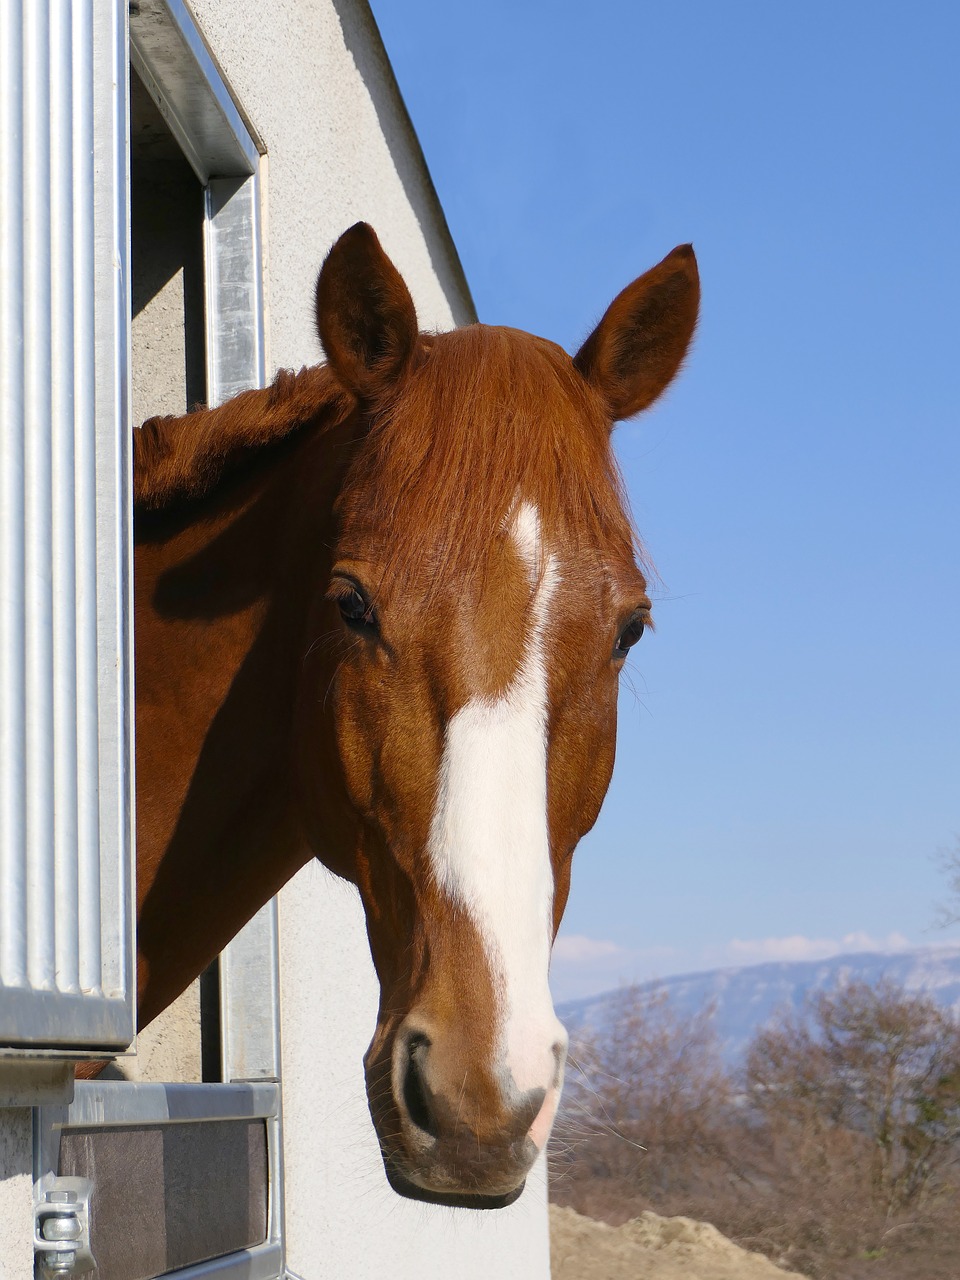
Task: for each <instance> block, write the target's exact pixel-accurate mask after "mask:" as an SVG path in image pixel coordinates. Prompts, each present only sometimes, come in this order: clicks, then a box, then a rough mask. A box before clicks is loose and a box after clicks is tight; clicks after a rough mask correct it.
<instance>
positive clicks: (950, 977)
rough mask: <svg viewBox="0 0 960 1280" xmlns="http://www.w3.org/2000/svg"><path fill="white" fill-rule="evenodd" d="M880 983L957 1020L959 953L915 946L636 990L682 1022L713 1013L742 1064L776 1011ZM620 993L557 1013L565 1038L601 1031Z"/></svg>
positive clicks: (730, 1056) (732, 1057) (730, 1059)
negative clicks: (840, 989) (658, 998)
mask: <svg viewBox="0 0 960 1280" xmlns="http://www.w3.org/2000/svg"><path fill="white" fill-rule="evenodd" d="M882 978H887V979H889V980H890V981H892V982H895V983H897V984H899V985H900V986H902V987H905V988H906V989H907V990H908V991H923V992H926V993H927V994H929V995H930V996H932V997H933V998H934V999H935V1000H936V1001H937V1003H938V1004H941V1005H944V1006H947V1007H950V1008H952V1009H953V1010H954V1011H955V1012H957V1013H960V946H942V947H937V946H933V947H916V948H914V949H913V950H910V951H896V952H876V951H875V952H858V953H856V954H854V955H845V956H834V957H833V958H832V959H830V960H797V961H775V962H771V963H768V964H752V965H746V966H744V967H742V968H736V969H711V970H709V971H708V972H706V973H683V974H676V975H674V976H673V977H669V978H662V979H657V980H655V981H653V982H645V983H641V984H640V990H641V991H644V992H647V991H658V990H666V992H667V994H668V996H669V998H670V1001H671V1004H672V1005H673V1007H674V1009H675V1010H676V1011H677V1012H678V1013H679V1014H681V1015H684V1016H689V1015H693V1014H695V1013H698V1012H699V1011H700V1010H701V1009H703V1008H704V1006H705V1005H707V1004H708V1003H712V1004H713V1005H714V1006H715V1013H714V1018H713V1025H714V1028H715V1030H716V1032H717V1037H718V1039H719V1042H720V1048H721V1052H722V1054H723V1058H724V1061H725V1062H727V1063H728V1064H729V1065H731V1066H734V1065H736V1064H738V1063H739V1062H740V1061H742V1059H743V1056H744V1054H745V1052H746V1048H747V1045H748V1044H749V1043H750V1040H751V1039H752V1037H753V1035H754V1034H755V1032H756V1031H757V1030H758V1029H759V1028H760V1027H762V1026H763V1025H764V1024H765V1023H766V1022H768V1021H769V1020H770V1018H771V1017H772V1016H773V1015H774V1014H775V1013H776V1012H777V1011H778V1010H780V1009H782V1008H784V1007H789V1008H792V1009H796V1010H799V1009H800V1008H801V1007H802V1006H803V1003H804V1000H805V999H806V997H807V996H808V995H809V994H810V993H811V992H814V991H822V990H825V989H828V988H831V987H835V986H837V985H839V984H847V983H850V982H868V983H870V984H871V985H872V984H875V983H877V982H879V981H880V980H881V979H882ZM623 996H624V988H619V989H618V990H616V991H606V992H604V993H603V994H602V995H598V996H588V997H587V998H586V999H582V1000H569V1001H567V1002H565V1003H563V1004H559V1005H558V1006H557V1013H558V1014H559V1015H560V1018H561V1019H562V1021H563V1022H564V1024H565V1025H566V1027H567V1029H568V1030H569V1031H570V1033H571V1036H573V1035H575V1034H576V1033H577V1032H580V1031H591V1030H595V1031H602V1030H603V1028H604V1027H605V1026H608V1025H610V1024H611V1023H612V1022H613V1021H614V1020H615V1019H616V1016H617V1010H618V1008H619V1007H620V1005H621V1002H622V1000H623Z"/></svg>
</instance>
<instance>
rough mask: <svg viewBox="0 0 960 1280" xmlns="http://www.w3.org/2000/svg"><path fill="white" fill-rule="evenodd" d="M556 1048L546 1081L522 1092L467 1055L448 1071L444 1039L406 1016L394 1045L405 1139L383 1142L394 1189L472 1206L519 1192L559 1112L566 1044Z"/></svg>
mask: <svg viewBox="0 0 960 1280" xmlns="http://www.w3.org/2000/svg"><path fill="white" fill-rule="evenodd" d="M552 1056H553V1060H554V1064H555V1066H554V1073H553V1078H552V1079H551V1080H549V1081H548V1082H547V1084H546V1087H543V1088H532V1089H527V1090H525V1091H523V1092H520V1091H519V1090H517V1089H516V1087H515V1085H514V1083H513V1080H512V1078H509V1079H508V1080H506V1081H505V1080H504V1079H503V1078H502V1076H503V1073H501V1074H500V1078H499V1079H498V1078H496V1077H495V1076H494V1074H493V1073H492V1072H489V1071H488V1072H484V1071H481V1070H479V1069H478V1068H477V1067H476V1066H473V1064H470V1063H469V1062H468V1063H467V1065H466V1066H465V1067H464V1066H463V1065H462V1063H463V1059H462V1058H460V1059H459V1061H458V1063H457V1065H456V1066H455V1067H452V1066H451V1064H448V1069H447V1070H446V1071H444V1070H443V1069H442V1068H441V1062H440V1060H441V1058H442V1057H443V1054H442V1052H441V1050H440V1047H439V1042H438V1044H437V1045H436V1046H435V1045H434V1042H433V1041H432V1040H431V1038H430V1036H429V1035H427V1034H426V1032H425V1031H424V1030H423V1029H422V1028H419V1027H417V1026H415V1025H413V1024H411V1022H410V1020H409V1019H408V1020H407V1022H406V1023H405V1024H404V1026H403V1027H402V1028H401V1029H400V1031H399V1033H398V1035H397V1037H396V1040H395V1042H394V1047H393V1071H392V1088H393V1095H394V1100H395V1103H396V1106H397V1111H398V1112H399V1116H400V1131H401V1132H400V1138H401V1143H400V1144H396V1143H390V1144H387V1143H384V1144H383V1147H384V1159H385V1163H386V1166H387V1174H388V1177H390V1180H391V1182H392V1183H393V1184H394V1187H395V1189H396V1190H398V1191H400V1192H401V1194H405V1195H412V1196H414V1197H415V1198H418V1199H435V1200H437V1201H438V1202H440V1203H445V1204H449V1203H458V1204H467V1205H469V1206H470V1207H474V1208H488V1207H489V1208H492V1207H495V1206H499V1205H503V1204H509V1203H511V1202H512V1201H513V1200H514V1199H516V1197H517V1196H518V1195H519V1194H520V1192H521V1191H522V1189H523V1184H524V1179H525V1178H526V1175H527V1173H528V1171H529V1169H530V1167H531V1165H532V1164H533V1163H534V1161H535V1160H536V1158H537V1156H538V1155H539V1154H540V1152H541V1150H542V1149H543V1146H544V1145H545V1143H546V1140H547V1137H548V1135H549V1133H550V1126H551V1125H552V1123H553V1118H554V1114H555V1112H556V1107H557V1101H558V1098H559V1094H560V1081H561V1078H562V1071H563V1061H564V1058H565V1056H566V1055H565V1045H562V1044H557V1045H556V1046H555V1048H554V1051H553V1055H552ZM453 1074H456V1076H457V1079H456V1083H455V1084H454V1083H453V1079H452V1077H453ZM388 1145H389V1149H388ZM424 1193H426V1194H424ZM451 1197H454V1199H451Z"/></svg>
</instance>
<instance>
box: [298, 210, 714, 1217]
mask: <svg viewBox="0 0 960 1280" xmlns="http://www.w3.org/2000/svg"><path fill="white" fill-rule="evenodd" d="M698 297H699V289H698V282H697V270H696V262H695V259H694V256H693V252H692V250H691V249H690V248H689V247H682V248H679V249H675V250H674V251H673V252H672V253H671V254H670V255H669V256H668V257H667V258H665V259H664V260H663V262H661V263H660V264H659V265H658V266H656V267H654V268H653V269H652V270H651V271H649V272H647V273H646V274H645V275H643V276H641V277H640V278H639V279H638V280H636V281H635V282H634V283H633V284H631V285H630V286H629V287H628V288H627V289H625V290H624V291H623V292H622V293H621V294H620V295H619V296H618V297H617V298H616V299H615V301H614V302H613V303H612V304H611V306H610V308H609V309H608V311H607V312H606V314H605V315H604V317H603V319H602V320H601V321H600V323H599V325H598V326H597V328H596V329H595V331H594V332H593V333H592V335H591V336H590V337H589V338H588V339H587V341H586V343H585V344H584V345H583V347H582V348H581V350H580V352H579V353H578V354H577V356H576V357H575V358H573V359H571V358H570V357H569V355H567V354H566V353H565V352H564V351H562V350H561V349H560V348H559V347H557V346H555V345H554V344H552V343H550V342H546V341H544V340H542V339H539V338H535V337H532V336H530V335H529V334H525V333H520V332H518V331H516V330H512V329H505V328H497V327H490V326H485V325H475V326H470V327H468V328H465V329H461V330H456V331H453V332H451V333H443V334H437V335H425V334H421V333H420V332H419V330H418V326H417V319H416V313H415V310H414V304H413V301H412V299H411V296H410V293H409V291H408V289H407V287H406V285H405V283H404V281H403V280H402V278H401V277H400V275H399V273H398V272H397V270H396V268H395V267H394V266H393V264H392V263H391V262H390V261H389V259H388V258H387V257H386V255H385V254H384V252H383V250H382V249H381V247H380V245H379V242H378V241H377V238H376V236H375V235H374V234H373V232H372V231H371V230H370V228H369V227H366V226H365V225H363V224H359V225H358V226H356V227H354V228H352V229H351V230H350V231H348V232H347V233H346V234H345V235H344V236H343V237H342V238H341V239H340V240H339V241H338V242H337V244H336V245H335V246H334V248H333V249H332V250H331V252H330V254H329V256H328V258H327V260H326V262H325V263H324V266H323V269H322V271H321V273H320V278H319V281H318V285H317V294H316V306H317V321H318V328H319V332H320V337H321V340H322V342H323V346H324V348H325V350H326V353H327V358H328V361H329V366H330V369H331V370H332V373H333V375H334V377H335V378H336V380H337V382H338V383H339V386H340V388H341V389H342V391H343V392H345V393H346V394H347V395H348V396H349V397H352V399H353V403H354V404H355V413H354V417H353V419H352V421H353V422H354V423H355V429H354V430H353V439H352V440H351V442H350V448H351V455H350V461H349V464H348V465H347V468H346V471H345V475H344V480H343V483H342V485H341V487H340V491H339V497H338V499H337V503H336V507H335V512H334V514H335V521H334V535H333V536H334V541H333V547H332V549H331V550H329V552H328V551H327V550H326V549H325V550H324V555H323V562H324V565H326V562H327V555H328V554H329V557H330V565H331V568H330V572H329V575H326V573H325V574H324V581H323V582H322V584H321V589H320V590H319V591H318V594H317V598H316V600H315V601H314V602H313V605H312V607H311V608H310V611H309V622H308V632H307V635H306V637H305V649H306V651H307V654H308V656H307V659H306V660H305V662H304V664H303V672H302V677H301V685H300V691H299V695H298V711H297V715H298V747H297V759H298V775H299V789H300V791H301V794H302V797H303V800H302V803H303V805H304V808H305V811H306V814H307V818H306V826H307V829H308V832H309V834H310V839H311V843H312V846H313V849H314V852H315V853H316V854H317V855H318V856H319V857H320V858H321V860H322V861H324V862H325V863H326V864H327V865H328V866H330V867H331V868H332V869H333V870H335V871H336V872H338V873H340V874H342V875H344V876H346V877H348V878H349V879H350V880H352V881H353V882H354V883H355V884H356V885H357V887H358V889H359V891H360V895H361V898H362V900H363V906H364V910H365V913H366V921H367V930H368V935H369V939H370V946H371V950H372V954H373V960H374V964H375V966H376V970H377V974H378V977H379V980H380V987H381V999H380V1009H379V1015H378V1022H377V1026H376V1031H375V1033H374V1036H373V1039H372V1042H371V1044H370V1047H369V1050H368V1052H367V1055H366V1058H365V1068H366V1081H367V1092H368V1097H369V1103H370V1110H371V1113H372V1116H373V1120H374V1123H375V1126H376V1129H377V1133H378V1136H379V1141H380V1145H381V1149H382V1153H383V1158H384V1163H385V1166H386V1170H387V1174H388V1177H389V1178H390V1181H391V1183H392V1184H393V1186H394V1187H395V1188H396V1189H397V1190H398V1191H400V1192H401V1193H402V1194H405V1195H410V1196H412V1197H414V1198H418V1199H423V1200H434V1201H438V1202H440V1203H447V1204H465V1205H470V1206H473V1207H492V1206H496V1205H502V1204H506V1203H509V1202H510V1201H511V1200H512V1199H514V1198H515V1197H516V1196H517V1195H519V1193H520V1190H521V1189H522V1187H523V1181H524V1178H525V1176H526V1173H527V1171H528V1170H529V1168H530V1166H531V1165H532V1163H533V1161H534V1160H535V1159H536V1157H537V1155H538V1153H539V1152H541V1151H542V1150H543V1147H544V1145H545V1143H546V1140H547V1137H548V1135H549V1132H550V1128H551V1125H552V1122H553V1118H554V1115H555V1113H556V1109H557V1103H558V1099H559V1095H560V1089H561V1084H562V1080H563V1072H564V1060H565V1056H566V1044H567V1036H566V1033H565V1031H564V1029H563V1027H562V1025H561V1024H560V1022H559V1021H558V1019H557V1017H556V1015H555V1013H554V1010H553V1005H552V1002H551V998H550V993H549V988H548V981H547V974H548V965H549V958H550V951H551V947H552V943H553V939H554V936H555V934H556V931H557V928H558V926H559V923H560V918H561V916H562V914H563V909H564V906H565V903H566V899H567V894H568V890H569V884H570V869H571V859H572V856H573V852H574V849H575V847H576V845H577V842H578V841H579V840H580V838H581V837H582V836H583V835H584V833H585V832H587V831H588V830H589V829H590V827H591V826H592V825H593V823H594V821H595V820H596V817H597V814H598V811H599V809H600V805H601V802H602V800H603V797H604V794H605V792H606V789H607V786H608V783H609V780H610V775H611V771H612V768H613V760H614V746H615V733H616V707H617V684H618V677H619V674H620V672H621V670H622V668H623V665H624V660H625V658H626V656H627V652H628V650H629V649H630V647H631V646H632V645H633V644H634V643H635V642H636V641H637V640H638V639H639V638H640V636H641V635H642V633H643V630H644V628H645V626H647V625H648V623H649V610H650V601H649V599H648V597H647V592H646V583H645V580H644V577H643V574H642V573H641V571H640V569H639V568H638V565H637V556H636V545H635V538H634V535H633V531H632V526H631V523H630V520H629V517H628V515H627V512H626V509H625V504H624V500H623V493H622V488H621V485H620V482H619V479H618V472H617V468H616V464H615V462H614V460H613V455H612V452H611V447H610V435H611V428H612V425H613V423H614V422H615V421H617V420H618V419H621V418H625V417H629V416H631V415H632V414H634V413H637V412H638V411H640V410H641V409H644V408H645V407H646V406H647V405H649V404H650V403H652V401H653V400H655V399H656V397H657V396H658V395H659V394H660V393H661V392H662V391H663V389H664V388H665V387H666V386H667V384H668V383H669V382H670V381H671V379H672V378H673V376H674V374H675V373H676V371H677V369H678V368H679V365H680V363H681V361H682V359H683V356H684V354H685V352H686V350H687V347H688V344H689V341H690V338H691V335H692V333H693V329H694V325H695V322H696V315H697V306H698Z"/></svg>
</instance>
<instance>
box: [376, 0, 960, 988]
mask: <svg viewBox="0 0 960 1280" xmlns="http://www.w3.org/2000/svg"><path fill="white" fill-rule="evenodd" d="M373 8H374V12H375V15H376V17H377V20H378V22H379V24H380V27H381V31H382V33H383V37H384V40H385V43H386V46H387V50H388V53H389V54H390V57H391V59H392V61H393V65H394V68H395V71H396V74H397V77H398V79H399V82H400V86H401V89H402V91H403V93H404V96H405V99H406V102H407V105H408V108H409V110H410V113H411V115H412V117H413V121H414V124H415V126H416V128H417V130H418V133H419V135H420V139H421V142H422V145H423V148H424V151H425V153H426V157H427V161H428V163H429V165H430V169H431V172H432V174H433V178H434V181H435V183H436V186H437V189H438V192H439V194H440V198H441V200H442V202H443V205H444V208H445V210H446V214H447V218H448V221H449V223H450V228H451V230H452V232H453V236H454V238H455V240H456V243H457V246H458V248H459V251H460V255H461V258H462V260H463V264H464V267H465V269H466V272H467V277H468V279H469V281H470V284H471V287H472V289H473V293H474V298H475V300H476V303H477V307H478V311H479V314H480V318H481V319H482V320H484V321H486V322H488V323H503V324H510V325H515V326H517V327H519V328H524V329H529V330H531V331H533V332H535V333H540V334H543V335H544V336H546V337H549V338H552V339H554V340H555V341H558V342H560V343H561V344H563V345H564V346H566V347H567V349H568V350H575V349H576V347H577V346H578V345H579V343H580V341H582V339H583V338H584V337H585V336H586V334H587V333H588V332H589V330H590V328H591V327H592V324H593V323H594V322H595V321H596V320H597V319H598V318H599V316H600V314H601V313H602V311H603V309H604V308H605V306H606V304H607V303H608V302H609V301H610V299H611V298H612V297H613V296H614V294H616V293H617V292H618V291H619V290H620V289H621V288H622V287H623V286H624V285H625V284H626V283H627V282H628V281H629V280H630V279H632V278H633V277H634V276H636V275H638V274H639V273H640V272H641V271H643V270H645V269H646V268H647V267H648V266H650V265H652V264H653V263H654V262H656V261H657V260H658V259H659V258H661V257H662V256H663V255H664V254H665V253H666V252H667V251H668V250H669V249H670V248H672V247H673V245H675V244H677V243H680V242H683V241H687V240H692V241H693V243H694V245H695V247H696V250H697V255H698V259H699V262H700V268H701V275H702V278H703V289H704V301H703V316H702V321H701V326H700V330H699V334H698V337H697V341H696V346H695V349H694V352H693V354H692V357H691V359H690V360H689V362H688V365H687V367H686V370H685V371H684V373H683V375H682V377H681V379H680V380H679V382H678V383H677V384H676V386H675V387H674V388H673V389H672V390H671V391H670V393H669V394H668V395H667V397H666V398H665V399H664V400H663V401H662V402H661V403H660V404H659V405H658V406H657V407H656V408H655V409H654V410H652V411H651V412H649V413H647V414H646V415H643V416H641V417H640V418H638V419H636V420H635V421H634V422H631V423H629V424H626V425H624V426H621V427H620V428H618V433H617V448H618V453H619V457H620V460H621V463H622V466H623V468H624V471H625V474H626V478H627V482H628V489H629V492H630V495H631V500H632V503H633V508H634V512H635V515H636V517H637V521H638V524H639V526H640V529H641V531H642V533H643V535H644V538H645V540H646V542H647V544H648V546H649V549H650V553H651V556H652V558H653V560H654V562H655V564H656V566H657V568H658V571H659V574H660V577H661V579H662V585H661V586H660V587H659V588H658V589H657V591H656V592H655V599H656V601H657V603H656V619H657V633H656V636H655V637H653V636H651V637H645V638H644V640H643V641H642V643H641V644H640V645H639V646H638V648H637V649H636V650H634V655H635V656H634V659H633V661H632V664H631V668H630V672H631V674H630V678H629V680H628V681H627V683H626V684H625V687H624V690H623V696H622V699H621V728H620V746H619V754H618V763H617V770H616V775H615V779H614V783H613V786H612V788H611V791H610V794H609V796H608V799H607V803H606V805H605V808H604V812H603V814H602V816H601V819H600V822H599V824H598V826H597V828H596V829H595V831H594V832H593V833H592V834H591V835H590V836H589V837H588V838H587V840H585V841H584V843H583V844H582V845H581V847H580V850H579V851H578V854H577V861H576V866H575V872H574V888H573V894H572V897H571V902H570V906H569V908H568V910H567V916H566V919H565V923H564V928H563V931H562V938H561V941H560V943H559V944H558V953H557V959H556V963H555V970H554V972H555V987H556V991H557V995H558V996H559V997H561V998H563V997H565V996H571V995H577V994H585V993H587V992H588V991H593V990H601V989H604V988H605V987H610V986H612V985H615V984H616V983H617V982H618V981H620V980H622V979H626V978H630V977H633V976H640V977H648V976H653V975H656V974H666V973H670V972H678V971H682V970H685V969H695V968H703V967H712V966H713V965H714V964H725V963H747V962H749V961H751V960H763V959H768V958H771V957H783V958H809V957H811V956H814V955H816V956H820V955H826V954H830V953H831V952H832V951H838V950H843V949H862V948H867V947H871V946H873V945H875V944H881V945H889V946H898V945H905V944H907V943H908V942H909V943H918V944H922V943H925V942H934V941H937V940H946V938H947V937H951V936H952V937H954V938H955V937H957V931H956V930H954V931H953V934H952V935H951V934H941V933H936V932H930V925H931V921H932V918H933V914H934V910H935V905H936V903H937V901H938V899H939V898H942V896H943V891H944V880H943V877H942V876H941V874H940V873H939V872H938V870H937V867H936V865H935V862H934V858H935V855H936V853H937V850H938V849H944V848H948V847H951V846H952V845H953V844H954V840H955V836H956V833H957V832H960V681H958V678H957V668H958V661H957V655H958V648H960V572H958V549H960V502H958V476H960V438H958V437H960V432H958V429H957V428H958V416H960V411H958V405H960V394H958V393H960V386H958V383H960V355H958V339H960V323H958V298H960V252H958V247H957V234H958V227H960V164H958V162H960V146H958V137H957V120H958V119H960V101H958V99H960V90H958V82H960V78H958V76H957V71H956V67H957V58H958V54H960V7H958V6H956V5H954V4H948V3H937V2H934V0H926V2H924V0H921V3H918V4H916V5H913V6H909V7H907V6H903V5H901V4H893V3H889V2H886V0H871V2H870V3H867V2H865V0H847V2H846V3H843V4H837V3H835V0H834V2H833V3H824V2H823V0H815V2H813V3H808V4H806V5H803V6H796V5H786V4H784V3H777V0H752V2H746V0H729V2H728V3H726V4H723V5H719V4H715V3H713V2H712V0H698V2H695V3H689V2H688V3H684V2H682V0H679V2H678V0H658V2H657V3H646V2H643V0H632V2H623V0H596V2H595V3H593V4H591V5H582V4H580V5H574V4H572V3H568V2H567V0H550V2H549V3H548V2H547V0H509V2H508V0H477V3H475V4H471V5H461V4H450V3H449V0H404V3H402V4H400V3H397V2H396V0H392V2H390V3H388V2H387V0H374V4H373ZM631 686H632V688H631Z"/></svg>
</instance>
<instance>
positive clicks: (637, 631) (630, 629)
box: [613, 613, 643, 658]
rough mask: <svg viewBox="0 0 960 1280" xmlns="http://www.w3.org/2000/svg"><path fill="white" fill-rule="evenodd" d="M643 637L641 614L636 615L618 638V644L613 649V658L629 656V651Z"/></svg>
mask: <svg viewBox="0 0 960 1280" xmlns="http://www.w3.org/2000/svg"><path fill="white" fill-rule="evenodd" d="M642 635H643V616H642V615H641V614H639V613H635V614H634V615H633V617H632V618H631V619H630V621H629V622H628V623H627V625H626V626H625V627H624V628H623V630H622V631H621V632H620V634H619V636H618V637H617V643H616V644H615V645H614V649H613V656H614V657H615V658H625V657H626V656H627V650H628V649H631V648H632V647H633V646H634V645H635V644H636V643H637V641H638V640H639V639H640V637H641V636H642Z"/></svg>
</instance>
